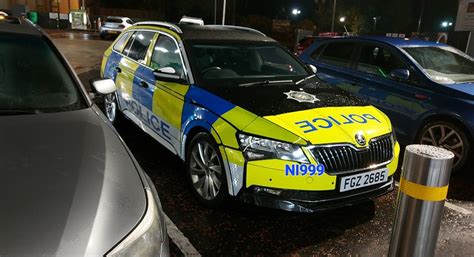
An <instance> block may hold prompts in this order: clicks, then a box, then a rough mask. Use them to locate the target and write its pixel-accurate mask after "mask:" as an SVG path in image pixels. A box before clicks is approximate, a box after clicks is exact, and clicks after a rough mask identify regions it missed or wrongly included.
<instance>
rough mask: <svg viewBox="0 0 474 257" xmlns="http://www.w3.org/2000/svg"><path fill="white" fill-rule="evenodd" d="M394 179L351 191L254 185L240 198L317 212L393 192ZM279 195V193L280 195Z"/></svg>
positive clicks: (285, 208) (273, 205)
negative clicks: (275, 187)
mask: <svg viewBox="0 0 474 257" xmlns="http://www.w3.org/2000/svg"><path fill="white" fill-rule="evenodd" d="M393 188H394V186H393V176H390V177H389V179H388V181H387V182H385V183H383V184H378V185H372V186H369V187H364V188H360V189H355V190H351V191H347V192H338V191H337V189H335V190H329V191H302V190H281V189H272V188H266V187H259V186H252V187H249V188H246V189H244V190H242V192H241V193H240V194H239V196H240V198H241V199H242V200H243V201H244V202H246V203H250V204H255V205H257V206H262V207H268V208H274V209H281V210H285V211H294V212H315V211H322V210H327V209H335V208H339V207H344V206H350V205H354V204H358V203H361V202H365V201H368V200H371V199H374V198H377V197H379V196H382V195H384V194H387V193H389V192H391V191H392V190H393ZM277 192H279V194H277Z"/></svg>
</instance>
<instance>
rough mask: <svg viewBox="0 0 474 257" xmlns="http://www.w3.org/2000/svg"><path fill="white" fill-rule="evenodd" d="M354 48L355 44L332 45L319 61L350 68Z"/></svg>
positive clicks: (325, 50)
mask: <svg viewBox="0 0 474 257" xmlns="http://www.w3.org/2000/svg"><path fill="white" fill-rule="evenodd" d="M354 48H355V44H354V43H342V42H341V43H330V44H328V45H327V46H326V48H324V51H323V52H322V53H321V54H319V56H318V57H317V59H318V60H319V61H321V62H324V63H328V64H333V65H337V66H342V67H349V66H350V63H351V57H352V53H353V52H354Z"/></svg>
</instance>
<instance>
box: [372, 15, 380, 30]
mask: <svg viewBox="0 0 474 257" xmlns="http://www.w3.org/2000/svg"><path fill="white" fill-rule="evenodd" d="M373 19H374V32H375V31H376V30H377V21H378V20H380V16H374V17H373Z"/></svg>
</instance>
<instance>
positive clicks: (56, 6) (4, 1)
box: [0, 0, 81, 13]
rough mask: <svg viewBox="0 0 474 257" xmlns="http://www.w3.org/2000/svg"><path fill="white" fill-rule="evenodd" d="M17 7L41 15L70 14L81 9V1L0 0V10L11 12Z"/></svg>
mask: <svg viewBox="0 0 474 257" xmlns="http://www.w3.org/2000/svg"><path fill="white" fill-rule="evenodd" d="M15 5H24V6H26V7H27V10H30V11H37V12H39V13H50V12H55V13H69V12H70V11H71V10H77V9H79V8H80V7H81V0H0V9H5V10H10V9H12V7H13V6H15Z"/></svg>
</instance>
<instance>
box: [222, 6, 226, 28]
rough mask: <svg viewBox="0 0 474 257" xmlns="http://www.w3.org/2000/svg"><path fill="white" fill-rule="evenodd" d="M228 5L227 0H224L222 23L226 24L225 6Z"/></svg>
mask: <svg viewBox="0 0 474 257" xmlns="http://www.w3.org/2000/svg"><path fill="white" fill-rule="evenodd" d="M226 5H227V1H226V0H224V6H223V7H222V25H225V7H226Z"/></svg>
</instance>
